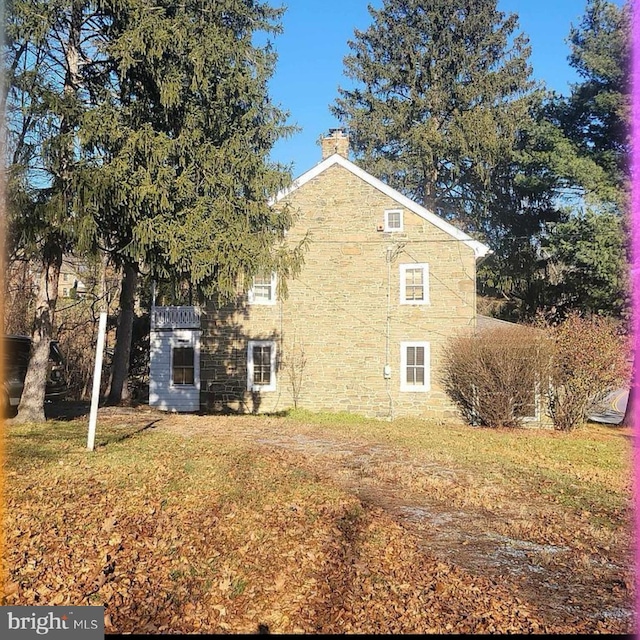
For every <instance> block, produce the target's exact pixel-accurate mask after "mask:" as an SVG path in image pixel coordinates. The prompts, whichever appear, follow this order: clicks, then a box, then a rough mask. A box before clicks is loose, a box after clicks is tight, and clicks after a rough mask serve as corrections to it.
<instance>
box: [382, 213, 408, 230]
mask: <svg viewBox="0 0 640 640" xmlns="http://www.w3.org/2000/svg"><path fill="white" fill-rule="evenodd" d="M403 223H404V221H403V219H402V209H387V211H385V212H384V230H385V231H402V230H403V228H404V225H403Z"/></svg>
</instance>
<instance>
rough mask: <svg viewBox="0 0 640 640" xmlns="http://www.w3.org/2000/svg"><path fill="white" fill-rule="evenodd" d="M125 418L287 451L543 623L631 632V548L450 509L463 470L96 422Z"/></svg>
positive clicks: (267, 431) (508, 513) (341, 450)
mask: <svg viewBox="0 0 640 640" xmlns="http://www.w3.org/2000/svg"><path fill="white" fill-rule="evenodd" d="M126 412H131V413H132V416H133V415H135V416H136V420H141V421H142V422H144V421H147V422H148V423H149V424H152V425H153V426H152V427H151V428H152V429H154V430H166V431H171V432H174V433H178V434H180V435H182V436H184V437H185V438H208V439H213V440H216V439H218V440H220V441H221V442H222V441H224V442H229V441H235V442H239V443H242V444H244V445H246V446H248V447H252V448H254V449H255V450H256V454H257V455H259V452H260V450H261V449H267V450H277V451H279V452H286V455H287V458H288V460H289V461H290V462H291V463H292V464H294V465H296V466H300V467H302V468H304V469H305V470H307V471H311V472H312V473H313V474H314V475H315V476H317V477H318V478H320V479H323V480H326V481H329V482H332V483H335V484H337V485H338V486H340V487H341V488H342V489H344V490H345V491H347V492H349V493H352V494H354V495H356V496H358V497H359V499H360V500H361V502H362V503H363V504H364V505H372V506H375V507H379V508H382V509H384V510H385V511H386V512H387V513H388V514H390V515H391V516H392V517H393V519H394V520H395V521H396V522H398V523H399V524H401V526H402V527H404V528H405V529H406V530H409V531H411V532H412V533H413V534H414V535H415V536H417V537H418V539H419V540H420V546H421V548H422V549H423V550H424V552H425V554H429V555H431V556H434V557H436V558H437V559H439V560H442V561H445V562H447V563H450V564H453V565H456V566H458V567H460V568H462V569H464V570H465V571H468V572H469V573H471V574H473V575H480V576H484V577H489V578H492V579H494V580H496V581H497V582H499V583H501V584H503V585H507V586H508V587H509V588H510V590H512V592H513V593H514V594H516V595H517V596H518V597H519V598H522V600H524V601H526V602H530V603H532V604H534V605H535V607H536V609H537V610H538V611H539V612H540V615H541V616H542V617H543V618H544V619H545V621H546V622H547V623H549V624H558V625H562V626H564V625H569V626H570V627H573V628H576V629H580V628H582V627H583V625H584V623H585V622H587V621H589V623H590V624H589V626H591V625H592V624H593V623H595V622H596V621H601V622H602V625H603V627H604V629H605V630H606V631H610V630H612V631H614V632H621V633H630V632H631V631H632V628H633V608H632V607H633V603H632V600H631V595H630V593H631V585H632V580H633V573H632V565H631V561H632V556H631V553H630V551H629V550H626V549H617V550H615V549H611V550H610V553H607V554H603V553H602V552H601V550H594V551H593V552H586V551H585V549H584V548H576V547H574V545H572V541H571V538H570V537H569V542H566V541H565V542H564V543H563V544H558V543H557V542H556V541H549V542H547V541H540V540H538V541H537V542H532V541H530V540H527V539H526V536H524V535H523V536H518V535H515V533H517V532H518V531H524V530H526V529H525V528H524V523H523V520H524V519H526V518H530V517H531V515H530V514H531V511H530V510H527V509H524V508H523V507H518V504H517V500H514V502H513V503H511V504H509V503H507V504H506V505H505V506H504V507H503V506H502V504H501V508H500V509H499V510H497V511H496V510H495V509H483V508H477V507H472V506H470V505H464V500H463V501H462V504H463V506H460V500H457V501H456V504H455V506H453V502H447V501H446V500H443V499H442V496H443V495H446V490H455V491H457V492H458V495H460V493H461V492H462V494H464V491H465V490H466V488H465V487H469V485H468V482H469V479H468V478H466V477H464V472H463V471H462V470H460V469H454V468H448V467H446V466H442V465H440V464H437V463H434V462H433V461H430V460H427V459H425V458H421V457H420V456H419V455H416V454H414V453H413V452H411V451H409V450H408V449H404V448H400V447H396V446H392V445H382V444H371V443H370V442H366V441H363V440H359V439H357V438H353V437H349V436H348V435H345V436H338V435H336V434H334V433H332V432H329V431H327V430H326V429H323V428H322V426H321V425H317V424H308V423H304V424H303V423H295V422H293V421H291V420H286V419H283V418H277V417H273V418H271V417H253V416H188V415H169V416H167V415H166V414H162V413H158V412H154V411H151V410H149V409H144V410H133V409H117V408H105V409H101V410H100V413H99V420H105V419H109V417H115V416H116V415H117V414H119V413H120V414H121V413H126ZM69 417H71V416H69ZM118 417H121V416H118ZM420 486H422V487H432V488H433V487H436V488H437V487H438V486H442V487H444V488H445V491H444V494H443V493H442V492H440V493H439V496H438V495H437V494H438V492H437V491H435V492H433V491H428V490H423V491H416V487H420ZM469 490H470V489H469ZM434 495H435V496H436V497H435V498H434ZM489 499H490V496H489ZM536 508H537V509H538V510H537V511H536V512H535V513H536V517H539V518H541V519H545V518H549V519H552V518H553V516H554V514H553V505H551V504H548V503H542V502H541V504H540V505H538V506H537V507H536ZM566 524H567V526H570V523H566ZM565 540H566V538H565ZM591 628H593V627H591Z"/></svg>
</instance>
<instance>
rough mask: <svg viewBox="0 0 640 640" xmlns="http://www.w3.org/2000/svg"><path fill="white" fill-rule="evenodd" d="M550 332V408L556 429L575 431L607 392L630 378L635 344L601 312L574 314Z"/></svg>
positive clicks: (617, 323)
mask: <svg viewBox="0 0 640 640" xmlns="http://www.w3.org/2000/svg"><path fill="white" fill-rule="evenodd" d="M549 332H550V337H551V340H552V363H551V368H550V382H551V384H550V385H549V388H548V391H547V396H548V412H549V415H550V416H551V418H552V419H553V423H554V426H555V427H556V429H559V430H562V431H570V430H572V429H575V428H576V427H577V426H579V425H581V424H582V423H583V422H584V421H585V420H586V418H587V414H588V412H589V410H590V409H591V408H592V407H593V406H594V405H595V404H597V403H598V402H600V401H601V400H602V399H603V398H604V396H606V395H607V394H608V393H609V392H610V391H612V390H614V389H616V388H618V387H619V386H620V385H622V384H624V383H625V382H628V379H629V352H630V349H629V347H630V345H629V342H628V338H627V337H626V336H624V335H623V334H622V331H621V325H620V323H619V322H616V321H615V320H613V319H611V318H604V317H600V316H593V317H590V318H583V317H580V316H579V315H578V314H577V313H574V314H570V315H569V316H568V317H567V318H566V320H564V322H562V323H561V324H559V325H557V326H554V327H551V328H550V329H549Z"/></svg>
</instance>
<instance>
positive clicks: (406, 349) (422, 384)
mask: <svg viewBox="0 0 640 640" xmlns="http://www.w3.org/2000/svg"><path fill="white" fill-rule="evenodd" d="M429 360H430V344H429V343H428V342H402V343H400V376H401V377H400V391H429V389H430V387H431V381H430V362H429Z"/></svg>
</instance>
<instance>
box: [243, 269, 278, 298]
mask: <svg viewBox="0 0 640 640" xmlns="http://www.w3.org/2000/svg"><path fill="white" fill-rule="evenodd" d="M276 284H277V277H276V274H275V273H271V274H269V275H265V274H258V275H257V276H255V278H254V279H253V285H252V286H251V289H249V294H248V297H249V304H275V303H276Z"/></svg>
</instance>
